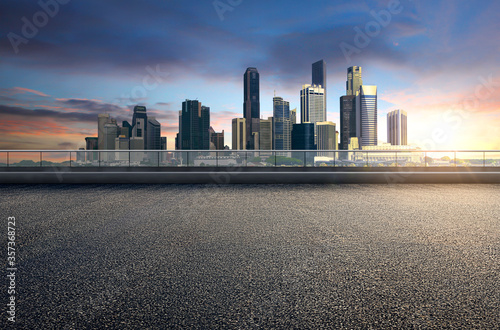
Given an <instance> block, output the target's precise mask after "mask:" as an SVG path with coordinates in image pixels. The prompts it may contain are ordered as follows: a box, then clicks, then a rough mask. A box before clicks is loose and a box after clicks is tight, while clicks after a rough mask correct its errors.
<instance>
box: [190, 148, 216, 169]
mask: <svg viewBox="0 0 500 330" xmlns="http://www.w3.org/2000/svg"><path fill="white" fill-rule="evenodd" d="M217 163H218V159H217V152H216V151H208V150H207V151H191V152H189V166H193V167H216V166H217Z"/></svg>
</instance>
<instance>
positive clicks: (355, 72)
mask: <svg viewBox="0 0 500 330" xmlns="http://www.w3.org/2000/svg"><path fill="white" fill-rule="evenodd" d="M361 85H363V78H362V76H361V67H360V66H351V67H350V68H348V69H347V82H346V92H347V94H346V95H356V92H358V90H359V87H360V86H361Z"/></svg>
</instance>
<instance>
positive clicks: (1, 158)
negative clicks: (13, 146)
mask: <svg viewBox="0 0 500 330" xmlns="http://www.w3.org/2000/svg"><path fill="white" fill-rule="evenodd" d="M8 158H9V157H8V153H7V151H0V167H7V163H8Z"/></svg>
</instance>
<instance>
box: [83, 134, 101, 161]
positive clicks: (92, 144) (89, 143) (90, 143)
mask: <svg viewBox="0 0 500 330" xmlns="http://www.w3.org/2000/svg"><path fill="white" fill-rule="evenodd" d="M85 143H86V149H87V151H88V150H98V138H96V137H86V138H85ZM98 159H99V155H98V153H97V152H87V160H88V161H95V160H98Z"/></svg>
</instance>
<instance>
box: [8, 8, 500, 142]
mask: <svg viewBox="0 0 500 330" xmlns="http://www.w3.org/2000/svg"><path fill="white" fill-rule="evenodd" d="M389 2H391V1H364V2H360V3H357V4H351V3H348V2H342V1H341V2H338V3H336V4H330V3H329V2H326V1H324V2H323V1H320V2H318V3H317V4H316V5H315V6H314V8H311V7H309V6H306V5H305V4H302V3H298V2H287V3H286V5H283V4H281V3H272V4H266V6H267V7H266V10H262V2H260V1H255V2H243V3H241V4H239V5H238V6H234V7H233V8H232V10H231V11H226V12H224V13H223V15H222V16H223V19H222V20H221V17H220V15H219V13H218V12H217V11H216V10H215V9H214V7H213V6H212V4H211V3H206V4H205V3H200V4H199V5H198V6H186V5H185V4H178V3H172V2H164V3H162V2H155V1H153V2H151V4H150V5H149V6H143V5H142V6H141V5H140V4H134V5H131V7H129V8H128V9H126V8H124V7H123V8H122V7H120V6H119V5H117V3H115V2H113V1H111V2H109V3H107V4H106V5H105V6H106V8H108V9H110V10H113V11H114V12H116V14H114V15H113V19H112V18H110V17H107V16H105V11H102V10H99V11H97V10H95V9H96V7H95V5H96V3H95V2H92V1H89V2H88V3H86V5H85V6H82V4H79V3H76V2H70V3H67V4H64V5H63V4H60V6H59V8H58V9H59V11H58V13H57V14H56V15H54V17H52V16H51V17H50V19H49V22H48V23H47V24H45V25H44V26H41V27H38V28H37V30H39V31H38V32H37V33H36V35H35V36H32V37H29V38H27V37H26V38H25V36H24V35H23V24H24V21H23V20H22V18H23V17H26V20H27V21H32V18H33V15H34V14H36V13H38V12H39V11H43V8H41V7H40V6H39V5H38V4H37V3H27V2H24V1H19V2H16V3H3V4H1V5H0V8H1V9H2V11H3V12H8V13H9V15H8V16H7V17H6V19H5V21H4V23H3V24H2V27H1V30H2V32H3V35H5V36H7V35H9V34H10V33H14V34H16V35H18V36H21V37H22V38H25V39H26V40H27V42H26V43H24V42H21V43H19V44H18V45H17V46H18V47H17V50H18V52H15V49H14V47H13V46H12V42H11V40H10V39H9V38H7V37H5V38H3V39H2V41H1V43H0V46H1V47H0V49H1V55H2V59H3V61H2V64H1V66H0V67H1V70H2V74H3V76H4V77H8V79H4V80H3V81H2V82H1V83H0V115H1V116H2V117H3V118H4V119H5V120H2V123H1V124H0V125H1V126H0V132H2V133H3V134H2V136H3V137H2V138H1V139H0V149H78V148H80V147H85V137H88V136H97V132H96V127H95V118H96V117H97V114H98V113H109V114H110V115H111V116H112V117H114V118H117V120H118V122H121V121H122V120H125V118H130V117H131V113H132V110H133V106H135V105H137V104H139V105H144V106H146V107H147V108H148V113H149V114H150V115H151V116H154V117H156V118H157V120H158V121H159V123H160V124H161V125H162V129H163V130H164V132H165V135H166V136H167V137H168V149H174V140H175V134H176V133H177V129H178V128H177V124H178V123H177V116H176V113H178V111H179V110H180V104H181V103H182V101H184V100H185V99H199V100H200V101H201V102H203V104H207V105H208V106H210V107H211V119H212V122H211V125H212V126H213V127H214V129H215V130H216V131H222V130H224V131H225V132H226V135H225V144H226V145H231V120H232V118H236V117H240V116H242V113H241V104H243V102H244V98H243V95H242V89H243V82H242V79H241V75H242V72H243V71H244V70H245V68H247V67H256V68H257V69H258V70H259V73H260V90H261V95H260V98H261V100H260V108H261V109H260V117H261V118H264V119H265V118H268V117H270V116H272V110H273V105H272V102H273V101H272V99H273V95H274V90H276V92H277V94H278V95H280V96H281V97H283V98H284V99H286V100H287V101H289V102H290V109H293V108H300V97H299V92H300V88H301V86H302V85H304V84H308V83H310V81H311V64H312V63H315V62H316V61H318V59H324V61H325V62H326V63H327V70H326V71H327V76H328V91H327V102H326V103H327V105H328V108H327V120H328V121H332V122H334V123H336V124H337V127H338V128H339V127H340V116H339V113H340V109H339V101H338V99H339V97H340V96H342V95H345V70H346V68H348V67H351V66H355V65H356V66H360V67H364V68H365V69H366V70H364V71H363V82H364V83H365V84H367V85H377V86H378V102H379V103H378V122H379V125H378V136H379V140H380V141H381V142H384V141H385V136H386V131H387V127H386V115H387V113H388V112H390V111H392V110H396V109H403V110H405V111H407V112H408V113H409V114H410V116H411V120H410V121H409V122H408V142H409V143H410V144H418V145H420V146H422V147H423V148H425V149H449V148H453V149H468V148H473V147H474V148H480V149H483V148H484V149H500V140H499V138H498V137H497V134H495V132H496V130H497V128H498V126H499V124H500V112H499V111H498V109H499V105H500V96H499V94H500V93H499V86H500V84H499V83H498V82H499V80H500V79H499V78H498V77H499V76H500V72H498V70H499V66H498V59H497V58H496V53H497V52H498V49H499V48H498V47H499V42H498V38H497V37H496V35H495V34H493V31H496V30H498V28H497V27H498V25H499V23H498V21H497V20H496V17H495V15H494V14H493V13H495V12H497V11H498V8H499V4H498V3H496V2H493V1H486V2H484V3H483V4H482V6H474V4H471V3H468V2H465V1H464V2H461V1H458V2H455V3H449V2H446V1H441V2H437V3H435V4H433V5H430V4H422V3H413V2H410V1H401V2H400V3H399V6H398V7H397V8H398V9H397V10H395V11H394V13H392V14H391V16H390V21H389V23H388V24H385V23H384V22H382V23H384V24H382V23H379V27H380V31H378V33H370V36H368V37H369V38H368V39H369V40H364V41H365V43H366V44H367V45H366V46H365V47H361V46H362V45H361V41H363V40H361V39H362V38H359V37H357V32H356V31H365V27H366V26H367V25H368V24H370V23H372V22H375V23H377V22H381V21H380V20H377V18H378V19H380V17H381V16H380V15H379V14H380V13H383V12H384V11H387V10H388V8H389V7H388V4H389ZM276 8H280V9H283V10H284V13H285V16H286V18H285V17H284V18H280V19H278V20H266V18H269V17H272V15H273V12H274V9H276ZM437 12H440V13H442V15H437V16H436V14H435V13H437ZM201 13H203V15H201ZM191 14H192V15H191ZM190 15H191V16H192V18H190V19H185V18H187V17H191V16H190ZM261 17H262V18H261ZM117 18H118V20H117ZM145 18H147V23H148V24H142V25H141V23H143V22H144V23H146V21H145ZM87 21H88V22H90V21H95V22H97V23H96V30H89V29H86V28H85V26H86V24H85V22H87ZM74 22H78V24H75V23H74ZM131 22H133V23H131ZM82 23H83V24H82ZM372 25H373V24H372ZM464 26H465V27H466V28H464ZM236 27H239V28H236ZM132 29H134V31H136V33H126V32H127V31H132ZM61 31H62V32H61ZM103 31H104V32H103ZM178 32H182V33H181V34H182V37H181V38H178ZM118 36H120V37H118ZM159 38H162V39H163V40H164V42H161V43H159V42H158V40H159ZM365 39H366V38H365ZM325 41H327V42H325ZM356 41H359V42H358V43H356ZM368 41H369V42H368ZM299 45H300V46H299ZM341 45H343V46H342V47H344V50H345V45H351V46H352V47H354V48H355V50H353V51H352V52H351V53H350V54H347V53H345V52H343V50H342V47H341ZM131 46H132V47H134V48H137V49H141V51H140V52H130V51H128V49H130V47H131ZM298 46H299V47H298ZM190 47H194V48H195V49H200V52H199V55H198V54H196V53H197V52H189V51H188V50H189V49H191V48H190ZM354 48H351V50H352V49H354ZM202 49H203V51H201V50H202ZM477 49H481V52H477V51H474V50H477ZM126 50H127V51H126ZM118 54H119V55H118ZM201 54H203V56H201ZM346 54H347V55H349V56H345V55H346ZM348 59H349V61H348ZM222 91H223V92H222ZM133 94H135V96H138V97H136V98H134V97H133ZM297 115H298V114H297ZM464 131H467V134H463V132H464Z"/></svg>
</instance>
